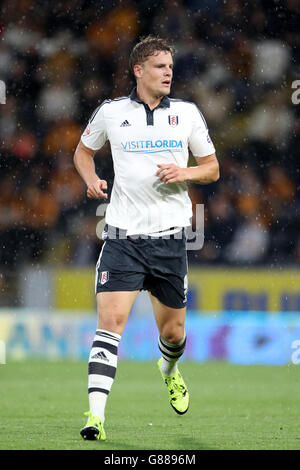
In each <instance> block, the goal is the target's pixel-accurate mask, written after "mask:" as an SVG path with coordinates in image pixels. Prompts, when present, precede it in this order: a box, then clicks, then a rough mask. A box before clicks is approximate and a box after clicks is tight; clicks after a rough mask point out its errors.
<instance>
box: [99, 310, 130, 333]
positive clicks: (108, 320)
mask: <svg viewBox="0 0 300 470" xmlns="http://www.w3.org/2000/svg"><path fill="white" fill-rule="evenodd" d="M98 317H99V318H98V328H101V329H103V330H107V331H111V332H112V333H117V334H121V333H122V332H123V329H124V327H125V323H126V320H125V318H124V315H122V314H116V313H115V314H113V315H112V314H105V313H100V314H99V316H98Z"/></svg>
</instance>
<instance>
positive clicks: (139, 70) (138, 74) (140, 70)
mask: <svg viewBox="0 0 300 470" xmlns="http://www.w3.org/2000/svg"><path fill="white" fill-rule="evenodd" d="M133 72H134V75H135V77H136V78H141V76H142V74H143V67H142V66H141V65H140V64H135V65H134V66H133Z"/></svg>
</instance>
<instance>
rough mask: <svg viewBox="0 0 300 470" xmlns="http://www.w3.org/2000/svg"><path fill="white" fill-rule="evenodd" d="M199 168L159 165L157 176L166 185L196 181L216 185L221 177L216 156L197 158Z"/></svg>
mask: <svg viewBox="0 0 300 470" xmlns="http://www.w3.org/2000/svg"><path fill="white" fill-rule="evenodd" d="M195 159H196V162H197V163H198V165H197V166H192V167H188V168H180V167H178V166H177V165H175V164H174V163H170V164H158V165H157V166H158V167H159V169H158V171H157V172H156V176H158V177H159V179H160V180H162V181H164V182H165V183H166V184H170V183H183V182H184V181H194V182H195V183H200V184H209V183H214V182H215V181H217V180H218V179H219V177H220V172H219V163H218V160H217V157H216V154H215V153H213V154H211V155H207V156H206V157H195Z"/></svg>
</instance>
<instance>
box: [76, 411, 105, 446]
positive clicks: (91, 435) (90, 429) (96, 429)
mask: <svg viewBox="0 0 300 470" xmlns="http://www.w3.org/2000/svg"><path fill="white" fill-rule="evenodd" d="M84 414H85V416H88V420H87V423H86V425H85V427H84V428H82V429H81V431H80V435H81V437H82V439H85V440H87V441H95V440H101V441H105V439H106V434H105V431H104V426H103V423H102V421H101V419H100V418H98V416H92V412H91V411H87V412H86V413H84Z"/></svg>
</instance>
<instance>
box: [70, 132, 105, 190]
mask: <svg viewBox="0 0 300 470" xmlns="http://www.w3.org/2000/svg"><path fill="white" fill-rule="evenodd" d="M95 153H96V152H95V151H94V150H92V149H90V148H88V147H86V146H85V145H84V144H83V143H82V142H81V141H79V144H78V145H77V148H76V150H75V154H74V165H75V168H76V170H77V171H78V173H79V174H80V176H81V178H82V179H83V181H84V182H85V184H86V185H87V196H88V197H89V198H91V199H99V198H104V199H107V194H105V193H104V192H103V190H106V189H107V182H106V181H105V180H101V179H100V178H99V176H98V175H97V173H96V170H95V162H94V155H95Z"/></svg>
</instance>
